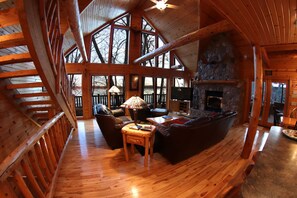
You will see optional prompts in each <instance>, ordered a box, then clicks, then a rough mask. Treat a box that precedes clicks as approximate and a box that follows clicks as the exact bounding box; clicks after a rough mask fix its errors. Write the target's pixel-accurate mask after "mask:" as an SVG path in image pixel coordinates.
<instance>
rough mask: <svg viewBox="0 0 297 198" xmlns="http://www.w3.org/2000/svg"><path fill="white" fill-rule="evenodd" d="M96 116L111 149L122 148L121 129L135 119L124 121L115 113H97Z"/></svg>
mask: <svg viewBox="0 0 297 198" xmlns="http://www.w3.org/2000/svg"><path fill="white" fill-rule="evenodd" d="M95 117H96V121H97V123H98V125H99V127H100V129H101V132H102V135H103V136H104V138H105V140H106V142H107V144H108V146H109V147H110V148H111V149H117V148H122V147H123V138H122V133H121V129H122V127H123V126H125V125H126V124H129V123H132V122H133V121H129V120H128V121H123V120H122V119H120V118H116V117H114V116H113V115H103V114H97V115H95Z"/></svg>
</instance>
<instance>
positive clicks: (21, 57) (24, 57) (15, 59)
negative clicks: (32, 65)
mask: <svg viewBox="0 0 297 198" xmlns="http://www.w3.org/2000/svg"><path fill="white" fill-rule="evenodd" d="M31 61H32V58H31V55H30V54H29V53H23V54H10V55H6V56H1V57H0V66H1V65H7V64H14V63H24V62H31Z"/></svg>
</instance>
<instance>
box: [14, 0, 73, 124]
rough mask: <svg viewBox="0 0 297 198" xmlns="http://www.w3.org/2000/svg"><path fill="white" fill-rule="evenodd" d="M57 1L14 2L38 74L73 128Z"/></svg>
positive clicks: (71, 105) (21, 0) (56, 105)
mask: <svg viewBox="0 0 297 198" xmlns="http://www.w3.org/2000/svg"><path fill="white" fill-rule="evenodd" d="M59 2H60V1H59V0H18V1H17V9H18V14H19V19H20V24H21V27H22V31H23V35H24V37H25V39H26V41H27V46H28V50H29V52H30V55H31V57H32V59H33V62H34V65H35V67H36V70H37V71H38V75H39V76H40V78H41V80H42V82H43V84H44V86H45V87H46V89H47V91H48V92H49V94H50V96H51V99H52V100H53V101H54V103H55V107H56V108H57V109H59V107H60V108H61V109H62V110H63V111H64V112H65V115H66V116H67V118H68V119H69V121H70V122H71V124H72V126H76V116H75V113H74V112H75V111H74V107H75V106H74V98H73V97H72V94H71V91H70V84H69V82H68V79H67V76H66V71H65V63H64V55H63V52H62V43H63V35H62V33H61V28H60V9H59Z"/></svg>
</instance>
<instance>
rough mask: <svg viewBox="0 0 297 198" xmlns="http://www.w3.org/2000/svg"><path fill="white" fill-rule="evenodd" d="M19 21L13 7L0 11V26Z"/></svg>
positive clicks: (14, 23)
mask: <svg viewBox="0 0 297 198" xmlns="http://www.w3.org/2000/svg"><path fill="white" fill-rule="evenodd" d="M18 23H19V18H18V15H17V12H16V9H15V8H10V9H6V10H1V11H0V28H4V27H7V26H11V25H16V24H18Z"/></svg>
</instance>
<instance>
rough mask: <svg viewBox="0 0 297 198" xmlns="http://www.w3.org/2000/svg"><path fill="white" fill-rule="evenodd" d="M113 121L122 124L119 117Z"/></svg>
mask: <svg viewBox="0 0 297 198" xmlns="http://www.w3.org/2000/svg"><path fill="white" fill-rule="evenodd" d="M115 123H116V124H123V120H122V119H120V118H115Z"/></svg>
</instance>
